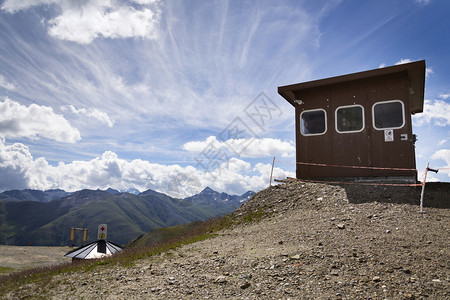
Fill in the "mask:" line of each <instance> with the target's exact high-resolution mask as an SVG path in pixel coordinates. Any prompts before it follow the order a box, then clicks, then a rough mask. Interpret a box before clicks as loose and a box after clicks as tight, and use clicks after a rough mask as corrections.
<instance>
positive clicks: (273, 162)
mask: <svg viewBox="0 0 450 300" xmlns="http://www.w3.org/2000/svg"><path fill="white" fill-rule="evenodd" d="M274 164H275V156H274V157H273V161H272V170H271V171H270V182H269V186H272V174H273V165H274Z"/></svg>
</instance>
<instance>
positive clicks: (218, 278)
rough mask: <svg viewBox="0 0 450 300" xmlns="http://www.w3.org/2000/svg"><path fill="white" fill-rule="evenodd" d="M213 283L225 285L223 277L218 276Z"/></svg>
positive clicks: (225, 280)
mask: <svg viewBox="0 0 450 300" xmlns="http://www.w3.org/2000/svg"><path fill="white" fill-rule="evenodd" d="M214 283H227V279H226V278H225V276H219V277H217V278H216V279H215V280H214Z"/></svg>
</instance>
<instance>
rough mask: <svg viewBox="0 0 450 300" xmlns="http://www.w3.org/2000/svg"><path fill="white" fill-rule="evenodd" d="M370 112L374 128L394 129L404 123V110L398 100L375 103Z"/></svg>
mask: <svg viewBox="0 0 450 300" xmlns="http://www.w3.org/2000/svg"><path fill="white" fill-rule="evenodd" d="M372 114H373V127H374V128H375V129H379V130H382V129H395V128H401V127H403V125H405V110H404V108H403V102H401V101H400V100H392V101H384V102H378V103H375V104H374V105H373V107H372Z"/></svg>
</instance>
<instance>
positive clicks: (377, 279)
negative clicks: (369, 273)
mask: <svg viewBox="0 0 450 300" xmlns="http://www.w3.org/2000/svg"><path fill="white" fill-rule="evenodd" d="M372 281H373V282H380V281H381V278H380V276H375V277H373V278H372Z"/></svg>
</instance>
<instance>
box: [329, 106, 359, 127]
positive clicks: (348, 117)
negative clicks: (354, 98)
mask: <svg viewBox="0 0 450 300" xmlns="http://www.w3.org/2000/svg"><path fill="white" fill-rule="evenodd" d="M363 129H364V109H363V107H362V106H361V105H351V106H341V107H338V108H337V109H336V130H337V132H339V133H347V132H359V131H362V130H363Z"/></svg>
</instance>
